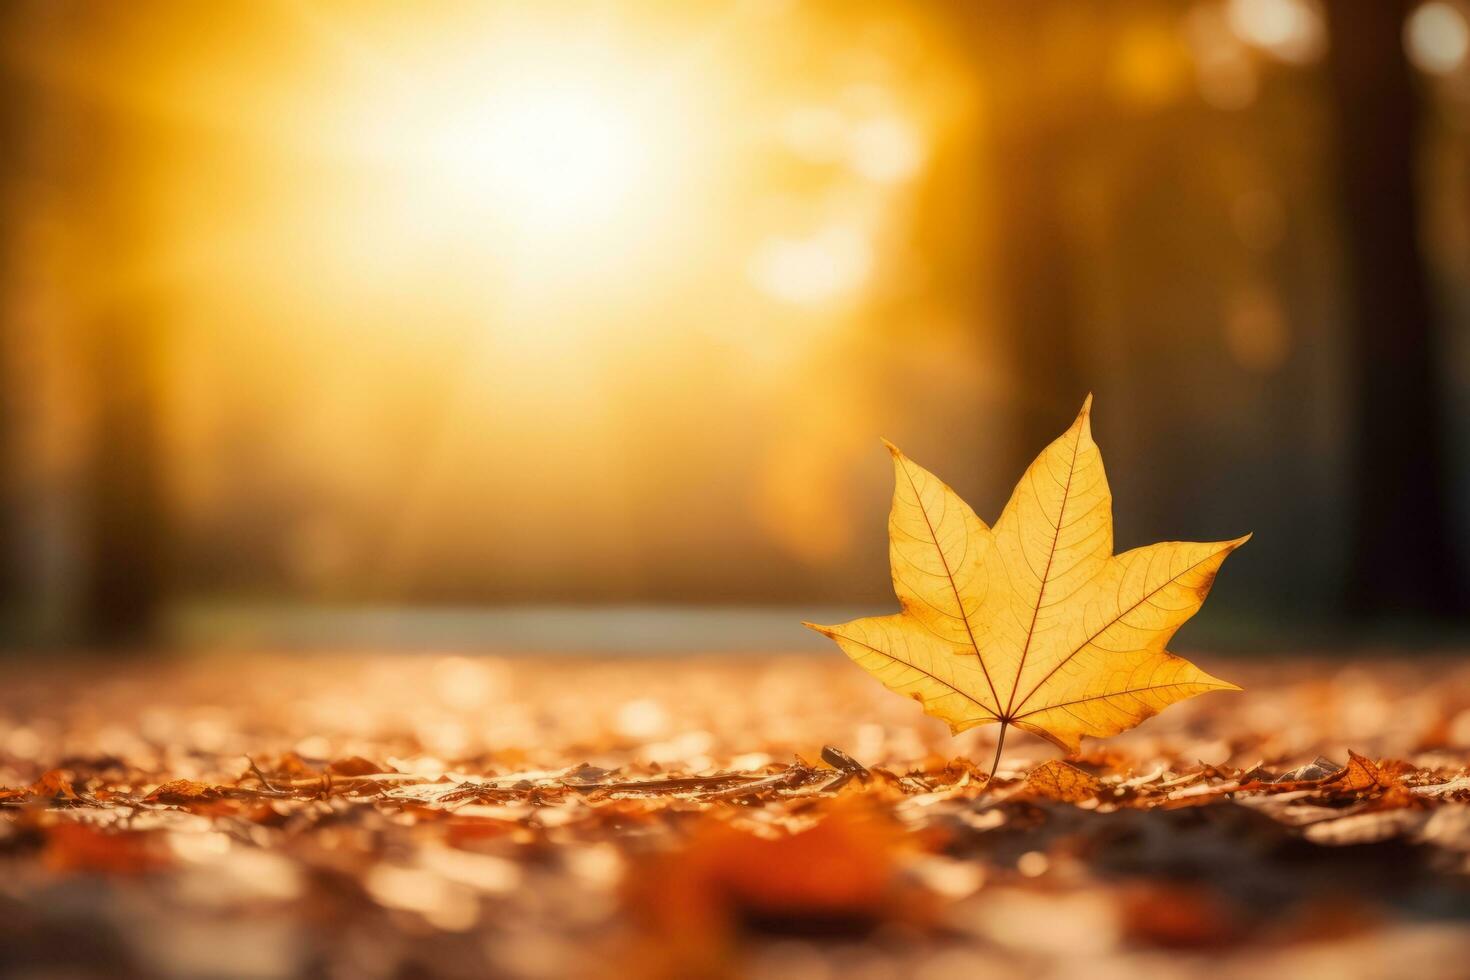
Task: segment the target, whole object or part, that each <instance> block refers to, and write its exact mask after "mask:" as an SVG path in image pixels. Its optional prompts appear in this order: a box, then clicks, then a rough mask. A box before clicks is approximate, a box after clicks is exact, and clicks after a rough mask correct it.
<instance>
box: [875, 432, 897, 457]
mask: <svg viewBox="0 0 1470 980" xmlns="http://www.w3.org/2000/svg"><path fill="white" fill-rule="evenodd" d="M878 441H879V442H881V443H883V448H884V449H886V450H888V451H889V452H890V453H892V454H893V458H894V459H897V458H898V457H900V456H902V455H903V453H902V452H900V451H899V448H898V447H897V446H895V445H894V444H893V443H891V442H889V441H888V440H887V439H884V438H882V437H881V436H880V437H879V438H878Z"/></svg>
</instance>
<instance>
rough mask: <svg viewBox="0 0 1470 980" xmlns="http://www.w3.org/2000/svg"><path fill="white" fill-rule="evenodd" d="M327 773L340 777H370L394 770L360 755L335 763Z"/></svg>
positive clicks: (328, 768) (328, 767)
mask: <svg viewBox="0 0 1470 980" xmlns="http://www.w3.org/2000/svg"><path fill="white" fill-rule="evenodd" d="M327 771H328V772H330V773H333V774H335V775H338V776H370V775H372V774H374V773H379V772H392V771H393V770H391V769H389V768H387V767H385V766H383V765H381V764H379V763H376V762H373V761H372V760H371V759H364V758H363V757H362V756H360V755H353V756H348V757H347V758H345V759H338V760H337V761H335V762H333V763H332V764H331V765H329V766H327Z"/></svg>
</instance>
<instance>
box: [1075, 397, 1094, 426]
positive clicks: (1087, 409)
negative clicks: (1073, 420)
mask: <svg viewBox="0 0 1470 980" xmlns="http://www.w3.org/2000/svg"><path fill="white" fill-rule="evenodd" d="M1091 414H1092V392H1090V391H1089V392H1088V393H1087V397H1086V398H1084V399H1082V411H1080V412H1078V413H1077V417H1078V418H1079V419H1083V418H1086V417H1087V416H1089V415H1091Z"/></svg>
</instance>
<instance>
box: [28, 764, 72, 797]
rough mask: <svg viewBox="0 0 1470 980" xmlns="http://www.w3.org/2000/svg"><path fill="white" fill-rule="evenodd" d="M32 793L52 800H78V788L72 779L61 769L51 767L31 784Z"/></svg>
mask: <svg viewBox="0 0 1470 980" xmlns="http://www.w3.org/2000/svg"><path fill="white" fill-rule="evenodd" d="M30 794H31V795H32V796H36V797H42V798H44V799H50V800H77V799H80V797H78V796H77V791H76V789H75V788H74V787H73V786H72V784H71V779H70V778H69V777H68V776H67V774H66V773H65V772H63V771H61V770H60V769H49V770H47V771H46V772H44V773H42V774H41V778H40V779H38V780H36V781H35V782H34V783H32V784H31V789H30Z"/></svg>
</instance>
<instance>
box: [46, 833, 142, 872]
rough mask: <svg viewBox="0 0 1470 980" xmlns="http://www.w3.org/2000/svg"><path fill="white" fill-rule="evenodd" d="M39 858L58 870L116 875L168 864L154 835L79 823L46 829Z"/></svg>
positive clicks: (49, 866)
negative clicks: (43, 848) (42, 849)
mask: <svg viewBox="0 0 1470 980" xmlns="http://www.w3.org/2000/svg"><path fill="white" fill-rule="evenodd" d="M42 861H43V862H44V863H45V865H46V867H47V868H49V869H50V870H52V871H55V872H58V873H79V874H115V875H132V874H142V873H144V872H147V871H154V870H156V869H158V868H161V867H163V866H164V865H166V864H167V863H168V860H167V857H166V856H165V853H164V852H163V851H162V850H161V849H160V848H159V846H158V842H157V837H156V835H155V834H150V833H142V832H138V831H116V832H108V831H103V830H98V829H97V828H95V827H90V826H88V825H86V824H80V823H60V824H57V825H56V826H54V827H50V828H47V830H46V846H45V850H44V852H43V854H42Z"/></svg>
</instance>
